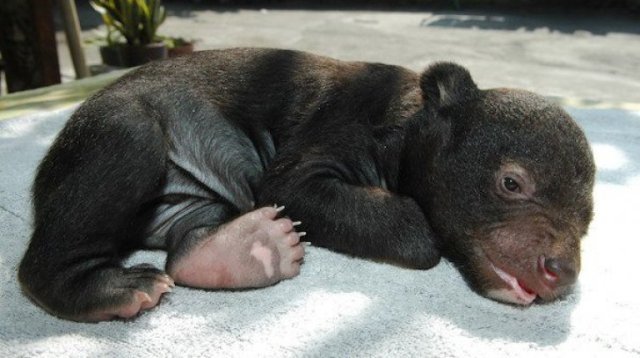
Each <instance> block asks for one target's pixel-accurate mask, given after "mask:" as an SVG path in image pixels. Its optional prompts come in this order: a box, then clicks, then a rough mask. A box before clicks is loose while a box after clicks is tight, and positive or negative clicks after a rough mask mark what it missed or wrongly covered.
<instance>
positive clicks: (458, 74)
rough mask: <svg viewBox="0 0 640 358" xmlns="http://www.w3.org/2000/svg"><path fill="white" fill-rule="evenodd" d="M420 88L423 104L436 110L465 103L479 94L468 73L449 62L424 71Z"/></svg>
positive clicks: (432, 66) (434, 65) (440, 63)
mask: <svg viewBox="0 0 640 358" xmlns="http://www.w3.org/2000/svg"><path fill="white" fill-rule="evenodd" d="M420 88H421V89H422V97H423V98H424V100H425V102H426V103H427V104H428V106H430V107H431V108H433V109H436V110H438V109H441V108H446V107H450V106H454V105H458V104H461V103H464V102H467V101H469V100H472V99H474V98H476V97H477V96H478V95H479V93H480V91H479V90H478V86H476V84H475V82H473V79H472V78H471V75H470V74H469V71H467V69H466V68H464V67H462V66H460V65H457V64H455V63H451V62H438V63H435V64H433V65H431V66H429V67H428V68H427V69H426V70H424V72H423V73H422V75H421V76H420Z"/></svg>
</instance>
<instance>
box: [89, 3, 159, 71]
mask: <svg viewBox="0 0 640 358" xmlns="http://www.w3.org/2000/svg"><path fill="white" fill-rule="evenodd" d="M91 6H93V8H94V9H95V10H96V11H98V12H99V13H100V15H101V16H102V21H103V22H104V23H105V25H106V27H107V37H106V40H107V44H106V46H103V47H101V48H100V53H101V55H102V56H103V61H104V62H105V63H106V64H109V65H115V66H124V67H129V66H137V65H140V64H143V63H146V62H149V61H153V60H157V59H162V58H165V57H167V48H166V45H165V43H164V42H163V41H162V40H161V39H160V38H159V37H158V36H157V31H158V27H160V25H161V24H162V23H163V22H164V20H165V18H166V16H167V14H166V12H165V10H164V6H162V4H161V0H91ZM123 40H124V41H123Z"/></svg>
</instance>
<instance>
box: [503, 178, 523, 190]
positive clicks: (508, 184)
mask: <svg viewBox="0 0 640 358" xmlns="http://www.w3.org/2000/svg"><path fill="white" fill-rule="evenodd" d="M502 185H503V186H504V188H505V189H507V190H508V191H510V192H513V193H519V192H520V191H521V190H520V184H518V182H517V181H516V180H515V179H513V178H511V177H504V179H503V180H502Z"/></svg>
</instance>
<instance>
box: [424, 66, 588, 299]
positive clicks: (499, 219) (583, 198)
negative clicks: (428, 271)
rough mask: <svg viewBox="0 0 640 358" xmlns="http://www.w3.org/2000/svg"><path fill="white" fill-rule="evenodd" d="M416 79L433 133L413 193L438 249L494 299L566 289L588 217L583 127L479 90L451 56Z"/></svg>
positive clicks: (529, 98)
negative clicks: (420, 181) (422, 169)
mask: <svg viewBox="0 0 640 358" xmlns="http://www.w3.org/2000/svg"><path fill="white" fill-rule="evenodd" d="M420 86H421V89H422V92H423V99H424V101H425V113H426V118H427V120H426V122H427V124H426V128H425V129H424V130H425V132H426V133H428V135H429V138H430V139H429V141H427V142H425V143H426V144H425V145H426V146H427V147H428V148H429V154H428V155H422V156H421V157H423V158H426V161H427V163H426V164H427V167H426V168H425V170H424V172H423V173H422V176H423V178H422V185H421V188H420V189H416V190H417V191H418V193H417V195H415V197H416V199H417V200H418V202H419V204H420V205H421V206H422V208H423V210H424V211H425V215H426V216H427V219H428V221H429V222H430V223H431V225H432V226H433V229H434V231H435V232H436V234H437V235H438V237H439V240H440V244H441V250H442V252H443V255H444V256H445V257H447V258H448V259H449V260H451V261H452V262H453V263H454V264H455V265H456V266H457V267H458V268H459V269H460V271H461V272H462V274H463V275H464V276H465V278H466V280H467V281H468V283H469V284H470V285H471V287H472V288H474V289H475V290H476V291H478V292H479V293H480V294H482V295H485V296H487V297H490V298H493V299H495V300H498V301H503V302H508V303H514V304H520V305H528V304H530V303H532V302H533V301H534V300H536V298H538V300H542V301H550V300H553V299H555V298H557V297H560V296H562V295H563V294H565V293H567V292H568V291H569V290H570V289H571V287H572V286H573V284H574V283H575V281H576V279H577V276H578V273H579V272H580V240H581V238H582V237H583V236H584V235H585V234H586V232H587V229H588V226H589V223H590V221H591V218H592V215H593V214H592V213H593V202H592V191H593V185H594V176H595V165H594V161H593V156H592V153H591V150H590V148H589V144H588V142H587V140H586V138H585V135H584V133H583V132H582V130H581V129H580V128H579V127H578V126H577V125H576V123H575V122H574V120H573V119H572V118H571V117H570V116H569V115H568V114H567V113H566V112H565V111H564V110H562V109H561V108H560V107H559V106H558V105H556V104H554V103H551V102H549V101H547V100H545V99H544V98H542V97H541V96H538V95H535V94H533V93H530V92H526V91H521V90H511V89H492V90H479V89H478V88H477V86H476V84H475V83H474V82H473V80H472V79H471V76H470V75H469V73H468V71H467V70H465V69H464V68H462V67H460V66H458V65H454V64H451V63H438V64H435V65H433V66H431V67H429V68H428V69H427V70H426V71H425V72H424V73H423V74H422V75H421V79H420ZM429 143H431V144H429ZM434 143H435V144H434ZM425 179H426V180H425Z"/></svg>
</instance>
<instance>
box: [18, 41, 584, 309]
mask: <svg viewBox="0 0 640 358" xmlns="http://www.w3.org/2000/svg"><path fill="white" fill-rule="evenodd" d="M492 96H494V97H496V96H497V99H492ZM527 96H529V95H524V97H526V98H524V99H523V100H522V101H520V102H522V103H525V104H526V103H528V101H530V99H529V97H527ZM507 97H508V96H507ZM507 97H505V98H507ZM501 98H502V97H500V96H499V95H498V94H496V93H495V92H483V91H480V90H478V89H477V87H476V85H475V84H474V83H473V80H472V79H471V77H470V75H469V73H468V72H467V71H466V70H465V69H464V68H462V67H460V66H457V65H455V64H449V63H441V64H436V65H434V66H432V67H430V68H428V69H427V70H426V71H425V72H424V73H422V74H421V75H419V74H416V73H414V72H411V71H409V70H406V69H404V68H401V67H397V66H389V65H382V64H370V63H360V62H340V61H335V60H332V59H328V58H323V57H318V56H314V55H310V54H306V53H301V52H294V51H284V50H268V49H235V50H226V51H207V52H202V53H197V54H195V55H194V56H190V57H185V58H178V59H174V60H170V61H166V62H161V63H156V64H151V65H147V66H144V67H142V68H140V69H138V70H136V71H133V72H132V73H130V74H128V75H126V76H124V77H123V78H122V79H120V80H119V81H117V82H116V83H114V84H113V85H111V86H109V87H107V88H106V89H105V90H103V91H101V92H100V93H99V94H97V95H95V96H93V97H92V98H90V99H88V100H87V101H86V102H85V103H84V104H83V105H82V107H81V108H80V109H78V111H77V112H76V113H75V114H74V115H73V116H72V118H71V119H70V120H69V122H68V123H67V125H66V127H65V128H64V129H63V130H62V132H61V133H60V135H59V137H58V138H57V139H56V141H55V142H54V144H53V145H52V147H51V149H50V151H49V153H48V154H47V156H46V157H45V159H44V160H43V161H42V163H41V165H40V167H39V169H38V174H37V177H36V180H35V184H34V189H33V197H34V216H35V227H34V233H33V237H32V240H31V243H30V245H29V248H28V250H27V252H26V253H25V257H24V259H23V261H22V263H21V265H20V270H19V278H20V281H21V283H22V285H23V288H24V291H25V292H26V293H27V294H28V295H29V296H30V297H32V298H33V299H34V300H35V301H36V302H37V303H39V304H40V305H41V306H43V307H44V308H45V309H47V310H49V311H50V312H52V313H53V314H56V315H59V316H61V317H64V318H69V319H76V320H83V319H84V317H86V315H87V314H88V313H90V312H91V311H93V310H96V309H100V308H104V307H109V306H111V305H114V304H119V303H122V302H125V301H126V300H127V295H130V293H131V290H132V289H143V290H144V289H145V288H146V287H147V286H148V277H150V275H151V276H152V275H154V274H157V270H155V269H152V268H148V267H144V268H139V267H138V268H134V269H126V268H122V266H121V265H122V264H121V259H122V258H123V257H124V256H125V255H127V254H129V253H130V252H131V251H132V250H134V249H138V248H144V247H148V248H151V247H161V248H164V249H166V250H168V251H169V259H168V263H167V265H168V266H170V265H171V263H172V262H173V261H174V260H175V257H179V256H180V255H182V254H184V252H186V251H188V249H189V248H191V247H192V246H193V244H194V242H197V240H198V237H197V235H195V236H194V233H195V232H198V231H197V230H196V229H198V228H211V227H215V226H217V225H219V224H220V223H223V222H226V221H228V220H230V219H231V218H233V217H235V216H237V215H238V214H241V213H244V212H247V211H249V210H252V209H253V208H255V207H259V206H262V205H272V204H273V203H277V204H279V205H285V206H286V214H287V215H290V216H291V217H294V218H296V219H299V220H301V221H302V222H303V224H302V228H301V230H303V231H306V232H307V233H308V240H309V241H311V242H312V243H314V244H315V245H318V246H322V247H327V248H330V249H333V250H336V251H339V252H343V253H347V254H351V255H355V256H358V257H363V258H370V259H376V260H384V261H390V262H395V263H398V264H401V265H406V266H409V267H414V268H421V269H427V268H430V267H432V266H434V265H435V264H437V263H438V261H439V259H440V252H441V250H445V253H447V255H448V256H450V257H452V258H454V259H455V260H456V262H459V266H460V267H461V268H462V269H463V272H465V273H466V274H467V277H468V278H470V283H471V284H472V285H474V286H475V287H476V288H478V287H480V286H481V284H480V283H478V282H481V281H482V280H481V278H478V277H476V276H478V274H477V272H475V271H474V269H473V267H471V266H470V264H467V263H465V262H464V257H465V255H471V254H470V253H469V252H470V251H472V250H473V247H474V241H473V238H472V237H470V234H469V231H470V230H471V229H473V228H477V227H478V226H482V225H485V224H486V223H487V222H494V221H495V220H497V219H499V218H502V217H503V216H502V215H503V214H502V212H501V210H504V209H503V206H501V204H499V203H497V202H496V201H495V199H494V198H492V197H491V193H490V190H489V189H488V187H492V185H493V184H492V181H493V177H492V176H493V175H494V174H493V173H495V171H496V170H497V167H498V166H499V165H500V163H501V162H502V161H503V160H504V158H506V157H507V156H509V157H514V158H516V159H522V160H523V161H524V162H526V163H530V164H531V166H532V167H533V168H534V169H533V171H534V172H535V173H536V175H538V174H539V175H541V176H542V175H545V174H543V173H548V172H549V170H551V171H552V172H553V174H552V175H555V176H562V174H561V173H560V172H562V173H565V174H566V173H567V171H566V170H569V175H570V176H571V178H573V179H572V180H574V181H577V182H579V184H578V187H579V189H580V190H581V191H580V193H582V192H584V193H583V194H584V195H583V197H581V198H582V199H583V204H584V207H585V209H584V211H586V212H588V213H586V214H583V213H581V214H580V215H581V217H583V216H584V217H586V219H585V220H587V221H586V224H588V220H590V211H591V206H590V205H591V204H590V185H591V186H592V185H593V183H592V181H593V179H592V176H593V167H592V161H591V158H590V156H589V155H590V154H585V153H588V147H587V145H586V142H585V141H584V139H583V136H582V134H581V133H580V132H579V130H577V129H576V128H575V125H574V124H573V123H572V122H570V120H569V122H567V123H569V124H564V122H563V123H560V124H550V126H555V125H557V126H558V127H557V128H541V129H540V131H539V132H537V131H536V130H535V129H534V130H533V133H532V135H531V136H530V137H529V136H528V135H525V137H527V138H526V139H525V140H524V144H523V145H520V144H519V143H520V142H518V140H519V139H518V138H521V137H520V136H522V135H523V133H522V132H529V129H528V128H527V127H528V126H531V125H533V126H535V125H536V123H534V122H535V120H534V121H533V122H532V123H529V122H527V121H526V120H525V121H523V122H522V128H512V123H511V121H512V120H513V119H510V120H508V121H504V123H502V122H501V121H500V118H502V117H505V116H507V117H525V118H534V119H535V118H537V117H536V116H552V115H557V114H558V113H560V112H558V111H560V110H558V109H556V108H555V107H548V106H547V105H546V104H544V105H541V104H539V103H534V104H532V105H531V106H530V108H528V107H527V106H526V105H523V104H522V103H520V102H518V101H515V102H513V103H501V102H500V101H501ZM508 98H511V97H508ZM532 98H533V97H532ZM537 100H538V99H537V97H535V98H534V99H533V101H537ZM493 103H498V104H493ZM547 109H548V111H547ZM536 111H542V112H540V113H537V112H536ZM556 112H558V113H556ZM560 115H561V116H564V114H560ZM563 118H564V117H563ZM545 120H547V119H545ZM545 123H546V122H545ZM553 123H555V122H553ZM545 125H546V124H545ZM558 129H559V130H561V131H563V133H564V135H567V136H569V138H575V137H578V138H579V141H578V144H575V145H574V144H573V142H571V143H568V144H567V143H560V144H558V145H559V146H561V147H559V148H555V147H549V148H548V149H545V148H546V147H545V145H546V144H547V142H548V138H545V137H544V136H545V135H547V134H548V133H547V132H549V133H552V134H553V136H554V138H555V136H556V134H555V133H556V132H557V131H558ZM585 148H586V149H585ZM557 150H560V151H562V150H564V151H565V152H566V153H563V154H562V156H563V157H564V156H573V157H574V158H576V154H577V159H575V163H576V164H575V167H573V168H565V167H564V165H565V164H566V159H561V161H562V163H563V164H562V165H563V167H562V169H558V170H554V169H553V168H554V166H549V165H546V164H545V163H539V162H537V161H540V160H541V158H545V156H547V155H548V154H549V153H547V152H548V151H557ZM530 152H535V153H533V154H532V153H530ZM550 168H551V169H550ZM538 171H539V172H540V173H538ZM565 189H566V188H565ZM545 190H549V193H548V194H546V195H547V196H548V198H549V200H550V201H552V202H554V203H556V202H558V200H560V202H559V203H561V204H559V205H558V208H566V207H567V206H571V205H572V204H571V203H565V202H562V200H565V198H567V200H569V199H573V198H575V195H574V193H575V192H576V190H574V189H570V188H569V189H566V190H568V192H569V194H567V193H559V194H558V193H556V192H553V190H554V189H553V188H552V186H549V187H545ZM554 195H557V196H554ZM563 205H564V206H563ZM583 226H584V225H583ZM584 229H585V230H586V228H584ZM434 231H435V233H434ZM436 233H437V235H436Z"/></svg>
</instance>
